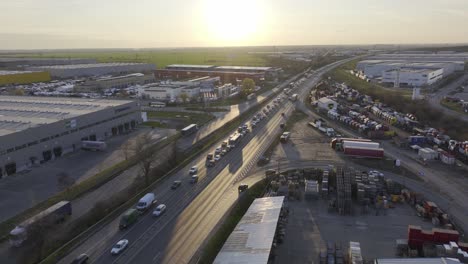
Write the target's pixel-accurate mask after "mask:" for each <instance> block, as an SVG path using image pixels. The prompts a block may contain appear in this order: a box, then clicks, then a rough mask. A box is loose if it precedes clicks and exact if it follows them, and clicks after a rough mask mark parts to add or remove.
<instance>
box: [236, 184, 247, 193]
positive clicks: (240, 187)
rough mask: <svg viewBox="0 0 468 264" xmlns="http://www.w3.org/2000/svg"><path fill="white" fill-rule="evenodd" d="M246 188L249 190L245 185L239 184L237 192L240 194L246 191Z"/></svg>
mask: <svg viewBox="0 0 468 264" xmlns="http://www.w3.org/2000/svg"><path fill="white" fill-rule="evenodd" d="M248 188H249V186H248V185H247V184H240V185H239V187H238V189H237V190H238V191H239V193H241V192H243V191H245V190H247V189H248Z"/></svg>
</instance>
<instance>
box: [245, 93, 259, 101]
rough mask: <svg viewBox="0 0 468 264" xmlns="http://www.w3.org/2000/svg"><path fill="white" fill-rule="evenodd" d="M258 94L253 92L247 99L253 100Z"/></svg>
mask: <svg viewBox="0 0 468 264" xmlns="http://www.w3.org/2000/svg"><path fill="white" fill-rule="evenodd" d="M256 96H257V95H256V94H255V93H251V94H249V95H247V100H252V99H254V98H255V97H256Z"/></svg>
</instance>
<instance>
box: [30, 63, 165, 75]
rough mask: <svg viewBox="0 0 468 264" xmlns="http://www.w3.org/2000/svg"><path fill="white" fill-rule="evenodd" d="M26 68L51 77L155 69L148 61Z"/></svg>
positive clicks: (118, 73)
mask: <svg viewBox="0 0 468 264" xmlns="http://www.w3.org/2000/svg"><path fill="white" fill-rule="evenodd" d="M27 69H28V70H34V71H47V72H49V73H50V75H51V76H52V78H56V79H64V78H75V77H86V76H88V77H89V76H102V75H124V74H129V73H135V72H141V73H149V72H152V71H154V70H155V69H156V66H155V65H154V64H150V63H123V62H114V63H95V64H73V65H52V66H36V67H28V68H27Z"/></svg>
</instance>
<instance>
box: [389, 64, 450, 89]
mask: <svg viewBox="0 0 468 264" xmlns="http://www.w3.org/2000/svg"><path fill="white" fill-rule="evenodd" d="M443 71H444V70H443V69H411V68H401V69H396V70H388V71H385V72H384V73H383V76H382V83H386V84H391V85H393V86H395V87H420V86H424V85H431V84H433V83H435V82H437V81H438V80H440V79H442V78H443Z"/></svg>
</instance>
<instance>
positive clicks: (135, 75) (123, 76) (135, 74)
mask: <svg viewBox="0 0 468 264" xmlns="http://www.w3.org/2000/svg"><path fill="white" fill-rule="evenodd" d="M143 76H145V75H144V74H143V73H132V74H127V75H122V76H112V77H102V78H98V79H96V81H98V82H101V81H111V80H118V79H125V78H131V77H143Z"/></svg>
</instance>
